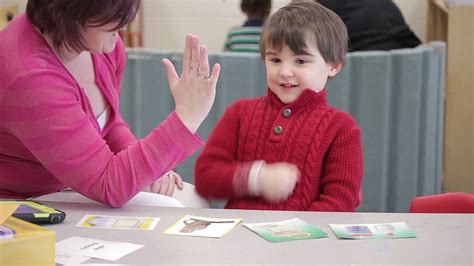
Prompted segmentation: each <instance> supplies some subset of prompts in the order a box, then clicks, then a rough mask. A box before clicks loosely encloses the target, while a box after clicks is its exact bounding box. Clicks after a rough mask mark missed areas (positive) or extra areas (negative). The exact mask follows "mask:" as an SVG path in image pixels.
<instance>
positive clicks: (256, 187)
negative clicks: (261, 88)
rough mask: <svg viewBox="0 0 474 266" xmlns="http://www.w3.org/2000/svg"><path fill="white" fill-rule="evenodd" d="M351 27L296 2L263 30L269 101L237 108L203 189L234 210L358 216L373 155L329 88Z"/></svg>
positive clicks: (216, 146)
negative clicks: (366, 157) (366, 155)
mask: <svg viewBox="0 0 474 266" xmlns="http://www.w3.org/2000/svg"><path fill="white" fill-rule="evenodd" d="M347 39H348V37H347V30H346V27H345V26H344V23H343V22H342V20H341V19H340V18H339V17H338V16H337V15H336V14H335V13H334V12H332V11H330V10H328V9H327V8H325V7H323V6H322V5H320V4H318V3H315V2H302V3H293V4H290V5H288V6H285V7H283V8H281V9H280V10H278V11H277V12H276V13H275V14H273V15H272V16H270V17H269V19H268V21H267V22H266V23H265V25H264V27H263V31H262V39H261V43H260V47H261V56H262V58H263V60H264V61H265V67H266V72H267V84H268V86H269V89H268V94H267V96H264V97H260V98H256V99H243V100H239V101H237V102H236V103H234V104H233V105H231V106H230V107H229V108H228V109H227V110H226V112H225V113H224V115H223V117H221V119H220V121H219V122H218V124H217V125H216V126H215V128H214V129H213V131H212V133H211V135H210V137H209V140H208V142H207V144H206V145H205V147H204V150H203V152H202V153H201V155H200V156H199V157H198V159H197V161H196V166H195V187H196V190H197V192H198V193H199V194H201V195H202V196H205V197H209V198H228V199H229V200H228V202H227V204H226V206H225V207H226V208H230V209H255V210H292V211H354V210H355V209H356V208H357V207H358V206H359V204H360V202H361V197H360V191H361V185H362V172H363V158H362V157H363V156H362V144H361V130H360V128H359V126H358V125H357V124H356V122H355V120H354V119H353V118H352V117H351V116H350V115H349V114H347V113H344V112H342V111H340V110H338V109H336V108H334V107H332V106H330V105H329V103H328V101H327V93H326V89H325V86H326V82H327V80H328V79H329V78H332V77H334V76H335V75H336V74H337V73H338V72H339V71H340V70H341V67H342V65H343V63H344V60H345V56H346V52H347Z"/></svg>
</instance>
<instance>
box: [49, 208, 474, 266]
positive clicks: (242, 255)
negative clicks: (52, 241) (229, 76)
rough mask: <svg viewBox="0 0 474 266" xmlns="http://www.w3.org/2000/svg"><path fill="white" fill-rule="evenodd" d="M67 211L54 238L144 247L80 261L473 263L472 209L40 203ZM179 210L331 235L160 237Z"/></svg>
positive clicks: (239, 232)
mask: <svg viewBox="0 0 474 266" xmlns="http://www.w3.org/2000/svg"><path fill="white" fill-rule="evenodd" d="M46 204H47V205H48V206H51V207H54V208H57V209H60V210H62V211H64V212H65V213H66V215H67V216H66V220H65V222H64V223H62V224H58V225H49V226H48V228H49V229H52V230H54V231H56V234H57V235H56V238H57V241H60V240H63V239H66V238H69V237H71V236H81V237H89V238H96V239H102V240H108V241H123V242H130V243H136V244H142V245H145V247H144V248H142V249H139V250H137V251H135V252H133V253H131V254H129V255H127V256H125V257H123V258H121V259H120V260H119V261H117V262H109V261H103V260H97V259H91V260H88V261H87V262H86V263H107V264H113V263H118V264H127V265H184V264H205V265H210V264H215V265H223V264H227V265H228V264H231V265H242V264H254V265H255V264H257V265H276V264H280V265H297V264H298V265H301V264H308V265H315V264H343V265H347V264H377V265H380V264H398V265H400V264H403V265H406V264H439V265H452V264H457V265H473V263H474V260H473V238H474V230H473V229H474V215H472V214H409V213H323V212H275V211H241V210H223V209H196V208H173V207H142V206H128V207H127V206H126V207H123V208H117V209H113V208H109V207H107V206H102V205H95V204H81V203H61V202H46ZM86 214H102V215H119V216H152V217H159V218H160V219H161V220H160V222H159V223H158V225H157V227H156V228H155V230H154V231H132V230H110V229H109V230H107V229H87V228H76V227H75V224H76V223H77V222H78V221H79V220H80V219H81V218H82V217H83V216H84V215H86ZM185 214H190V215H197V216H204V217H213V218H243V223H256V222H276V221H281V220H286V219H291V218H295V217H296V218H300V219H302V220H304V221H306V222H308V223H312V224H314V225H316V226H317V227H319V228H320V229H322V230H324V231H326V232H327V233H328V234H329V237H327V238H322V239H313V240H302V241H292V242H284V243H275V244H272V243H270V242H267V241H266V240H265V239H263V238H261V237H260V236H258V235H257V234H255V233H254V232H252V231H250V230H248V229H247V228H245V227H244V226H242V225H241V224H240V225H239V226H237V227H236V228H235V229H234V230H232V231H231V232H230V233H229V234H227V235H226V236H224V237H223V238H221V239H214V238H200V237H187V236H178V235H165V234H163V231H165V230H166V229H167V228H168V227H169V226H171V225H172V224H174V223H175V222H176V221H177V220H178V219H179V218H181V217H182V216H184V215H185ZM390 222H406V223H407V224H408V226H410V227H411V228H412V229H413V230H415V232H416V233H417V238H407V239H390V240H388V239H384V240H339V239H337V238H336V236H335V235H334V233H333V232H332V230H331V229H330V227H329V225H328V224H330V223H341V224H342V223H345V224H354V223H358V224H365V223H390Z"/></svg>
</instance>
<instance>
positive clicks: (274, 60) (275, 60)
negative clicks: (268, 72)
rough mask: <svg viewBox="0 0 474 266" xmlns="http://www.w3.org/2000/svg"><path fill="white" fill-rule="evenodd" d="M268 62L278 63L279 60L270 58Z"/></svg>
mask: <svg viewBox="0 0 474 266" xmlns="http://www.w3.org/2000/svg"><path fill="white" fill-rule="evenodd" d="M270 62H272V63H280V62H281V60H280V59H278V58H270Z"/></svg>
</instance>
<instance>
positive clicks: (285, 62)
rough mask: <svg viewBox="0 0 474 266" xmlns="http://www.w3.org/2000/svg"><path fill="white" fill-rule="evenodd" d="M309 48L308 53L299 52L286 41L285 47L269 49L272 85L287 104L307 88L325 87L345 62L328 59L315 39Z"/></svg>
mask: <svg viewBox="0 0 474 266" xmlns="http://www.w3.org/2000/svg"><path fill="white" fill-rule="evenodd" d="M305 50H306V53H304V54H295V53H294V52H293V51H292V50H291V49H290V48H289V47H288V46H287V45H286V44H283V45H282V47H281V49H275V48H273V47H267V49H266V52H265V67H266V70H267V82H268V86H269V87H270V90H272V91H273V92H274V93H275V94H276V95H277V97H278V98H279V99H280V101H282V102H283V103H285V104H288V103H292V102H293V101H295V100H296V99H298V97H299V96H300V95H301V93H302V92H303V90H304V89H310V90H313V91H316V92H317V91H320V90H322V89H323V88H324V86H325V85H326V81H327V80H328V78H329V77H334V76H335V75H336V74H337V73H338V72H339V70H341V66H342V64H338V65H336V66H333V65H331V64H329V63H327V62H326V61H325V60H324V58H323V57H322V55H321V53H320V52H319V50H318V48H317V47H316V45H315V44H314V43H312V42H306V49H305Z"/></svg>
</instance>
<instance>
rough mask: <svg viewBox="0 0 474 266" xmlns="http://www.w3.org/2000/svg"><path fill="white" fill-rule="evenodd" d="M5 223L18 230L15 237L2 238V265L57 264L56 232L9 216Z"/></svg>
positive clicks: (0, 261) (0, 263) (0, 254)
mask: <svg viewBox="0 0 474 266" xmlns="http://www.w3.org/2000/svg"><path fill="white" fill-rule="evenodd" d="M3 225H5V226H7V227H9V228H11V229H14V230H15V231H16V233H15V236H14V238H13V239H4V240H0V265H2V266H9V265H35V266H36V265H55V264H54V260H55V252H56V233H55V232H54V231H52V230H49V229H46V228H44V227H41V226H38V225H35V224H32V223H29V222H25V221H23V220H20V219H17V218H15V217H8V218H7V219H6V221H5V222H4V223H3Z"/></svg>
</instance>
